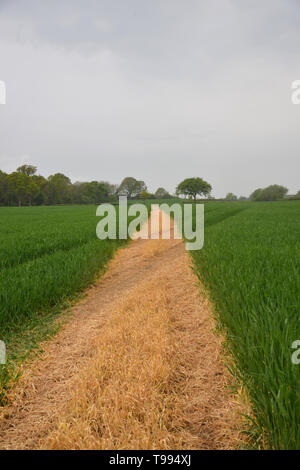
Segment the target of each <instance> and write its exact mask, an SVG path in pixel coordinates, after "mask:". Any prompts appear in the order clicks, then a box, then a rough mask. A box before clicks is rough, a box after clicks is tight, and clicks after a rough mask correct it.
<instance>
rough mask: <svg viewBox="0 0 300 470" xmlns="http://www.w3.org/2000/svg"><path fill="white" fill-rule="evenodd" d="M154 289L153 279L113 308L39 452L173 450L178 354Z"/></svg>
mask: <svg viewBox="0 0 300 470" xmlns="http://www.w3.org/2000/svg"><path fill="white" fill-rule="evenodd" d="M162 284H163V283H162V279H159V275H158V276H157V275H156V276H155V277H154V278H153V279H151V280H149V281H145V282H143V283H142V284H141V285H140V286H139V287H138V288H136V289H135V290H134V291H133V292H132V293H131V295H130V296H129V297H127V298H126V300H124V301H120V302H119V305H118V306H117V308H116V311H115V314H114V316H113V318H112V319H111V321H110V322H109V324H108V325H107V326H106V327H105V329H104V331H103V332H102V334H101V336H99V338H98V340H97V341H96V344H95V346H96V347H97V354H96V356H95V357H94V358H93V360H91V361H90V363H89V364H88V367H87V368H86V370H85V371H84V373H82V374H81V376H80V378H79V380H78V382H77V384H76V386H75V392H74V395H73V399H72V401H71V402H70V404H69V406H68V407H67V410H66V413H65V416H64V417H63V418H61V420H60V422H59V423H58V427H57V429H56V430H55V431H54V432H53V433H52V434H51V435H50V436H49V438H48V439H47V441H46V443H45V447H46V448H50V449H171V448H175V447H178V446H180V441H181V439H180V436H179V435H178V432H179V433H180V428H181V427H182V423H178V422H177V421H178V418H177V417H178V416H181V415H182V413H181V412H180V407H179V404H180V403H179V399H178V394H177V393H176V391H177V390H176V389H177V384H176V381H178V377H177V375H178V373H177V370H178V368H177V366H178V364H177V360H178V355H177V353H176V346H175V344H173V342H172V340H171V341H170V339H171V336H172V329H173V327H172V321H171V318H170V315H169V311H168V308H167V304H166V297H165V294H164V291H163V289H157V286H159V285H162Z"/></svg>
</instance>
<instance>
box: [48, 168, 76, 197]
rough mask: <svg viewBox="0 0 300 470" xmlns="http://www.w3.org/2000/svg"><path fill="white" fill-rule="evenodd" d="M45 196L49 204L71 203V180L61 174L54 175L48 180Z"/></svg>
mask: <svg viewBox="0 0 300 470" xmlns="http://www.w3.org/2000/svg"><path fill="white" fill-rule="evenodd" d="M48 183H49V184H48V186H47V196H48V201H49V202H50V204H63V203H64V202H71V190H70V187H71V180H70V179H69V178H68V177H67V176H65V175H64V174H62V173H55V175H51V176H49V178H48Z"/></svg>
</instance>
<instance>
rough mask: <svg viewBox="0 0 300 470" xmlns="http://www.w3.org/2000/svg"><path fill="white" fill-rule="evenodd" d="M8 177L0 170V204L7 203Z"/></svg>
mask: <svg viewBox="0 0 300 470" xmlns="http://www.w3.org/2000/svg"><path fill="white" fill-rule="evenodd" d="M8 186H9V181H8V175H7V174H6V173H4V172H3V171H1V170H0V204H7V203H8Z"/></svg>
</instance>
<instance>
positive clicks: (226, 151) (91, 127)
mask: <svg viewBox="0 0 300 470" xmlns="http://www.w3.org/2000/svg"><path fill="white" fill-rule="evenodd" d="M299 59H300V1H299V0H44V1H40V0H23V1H22V0H0V80H3V81H5V83H6V88H7V104H6V105H0V169H2V170H4V171H7V172H10V171H13V170H14V169H15V168H16V167H17V166H19V165H21V164H23V163H30V164H33V165H36V166H37V167H38V171H39V173H41V174H43V175H45V176H49V175H50V174H53V173H56V172H62V173H65V174H66V175H67V176H69V177H70V178H71V179H72V181H84V180H107V181H110V182H112V183H119V182H120V181H121V180H122V179H123V178H124V177H125V176H134V177H136V178H137V179H142V180H144V181H145V182H146V184H147V185H148V189H149V190H151V191H155V190H156V189H157V187H158V186H164V187H165V188H166V189H168V190H169V191H171V192H173V191H174V189H175V187H176V185H177V184H178V183H179V182H180V181H181V180H182V179H183V178H186V177H192V176H200V177H202V178H204V179H205V180H207V181H208V182H209V183H210V184H212V186H213V195H214V196H216V197H218V196H224V195H225V194H226V193H227V192H229V191H232V192H234V193H235V194H237V195H249V194H250V192H252V190H253V189H255V188H257V187H264V186H267V185H269V184H273V183H278V184H283V185H286V186H287V187H288V188H289V192H290V193H295V192H296V191H298V190H299V189H300V105H298V106H297V105H293V104H292V103H291V83H292V81H294V80H296V79H300V60H299Z"/></svg>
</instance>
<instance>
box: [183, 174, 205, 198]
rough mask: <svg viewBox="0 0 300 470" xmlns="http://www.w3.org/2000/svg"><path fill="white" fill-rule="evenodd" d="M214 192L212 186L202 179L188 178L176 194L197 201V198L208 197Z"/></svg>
mask: <svg viewBox="0 0 300 470" xmlns="http://www.w3.org/2000/svg"><path fill="white" fill-rule="evenodd" d="M211 190H212V186H211V185H210V184H209V183H207V182H206V181H204V180H203V179H202V178H186V179H185V180H183V181H182V182H181V183H179V185H178V186H177V188H176V194H178V195H180V194H183V195H184V196H191V197H192V198H193V199H194V200H196V198H197V196H204V197H207V196H208V195H209V194H210V192H211Z"/></svg>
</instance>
